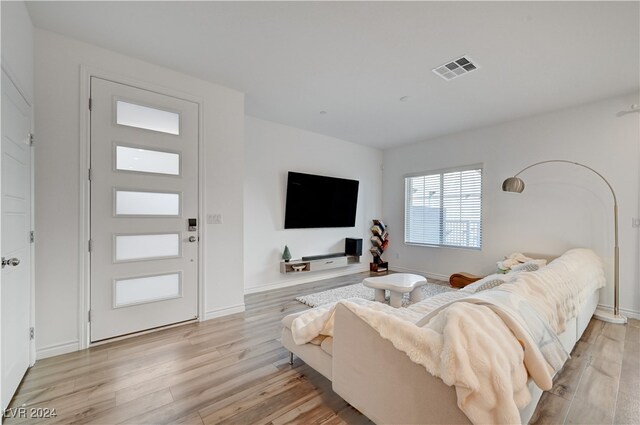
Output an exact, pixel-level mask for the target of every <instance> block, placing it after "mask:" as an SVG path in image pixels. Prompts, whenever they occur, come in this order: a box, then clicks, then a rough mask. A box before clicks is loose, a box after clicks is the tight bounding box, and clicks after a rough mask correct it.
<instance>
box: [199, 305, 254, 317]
mask: <svg viewBox="0 0 640 425" xmlns="http://www.w3.org/2000/svg"><path fill="white" fill-rule="evenodd" d="M244 310H245V308H244V303H242V304H236V305H232V306H231V307H224V308H219V309H217V310H209V311H207V312H206V313H205V314H204V319H203V321H204V320H209V319H215V318H216V317H222V316H228V315H230V314H235V313H242V312H244Z"/></svg>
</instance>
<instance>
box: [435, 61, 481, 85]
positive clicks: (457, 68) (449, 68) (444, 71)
mask: <svg viewBox="0 0 640 425" xmlns="http://www.w3.org/2000/svg"><path fill="white" fill-rule="evenodd" d="M476 69H478V65H477V64H475V63H473V61H472V60H471V59H470V58H469V57H468V56H462V57H461V58H458V59H454V60H452V61H451V62H448V63H445V64H444V65H440V66H438V67H436V68H433V69H432V71H433V72H434V73H436V75H439V76H440V77H442V78H444V79H445V80H447V81H450V80H453V79H454V78H458V77H459V76H461V75H465V74H468V73H470V72H471V71H474V70H476Z"/></svg>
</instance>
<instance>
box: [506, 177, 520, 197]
mask: <svg viewBox="0 0 640 425" xmlns="http://www.w3.org/2000/svg"><path fill="white" fill-rule="evenodd" d="M502 190H503V191H505V192H516V193H522V191H523V190H524V182H523V181H522V179H521V178H519V177H509V178H508V179H506V180H505V181H503V182H502Z"/></svg>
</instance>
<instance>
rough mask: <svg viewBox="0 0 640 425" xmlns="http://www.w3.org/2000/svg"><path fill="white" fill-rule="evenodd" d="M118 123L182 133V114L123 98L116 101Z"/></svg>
mask: <svg viewBox="0 0 640 425" xmlns="http://www.w3.org/2000/svg"><path fill="white" fill-rule="evenodd" d="M116 123H117V124H120V125H126V126H129V127H136V128H144V129H145V130H153V131H160V132H162V133H169V134H175V135H179V134H180V114H177V113H175V112H169V111H163V110H162V109H156V108H149V107H148V106H142V105H136V104H135V103H129V102H125V101H122V100H117V101H116Z"/></svg>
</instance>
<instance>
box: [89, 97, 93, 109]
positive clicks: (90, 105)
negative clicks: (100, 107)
mask: <svg viewBox="0 0 640 425" xmlns="http://www.w3.org/2000/svg"><path fill="white" fill-rule="evenodd" d="M92 106H93V105H92V102H91V98H89V110H91V107H92Z"/></svg>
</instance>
